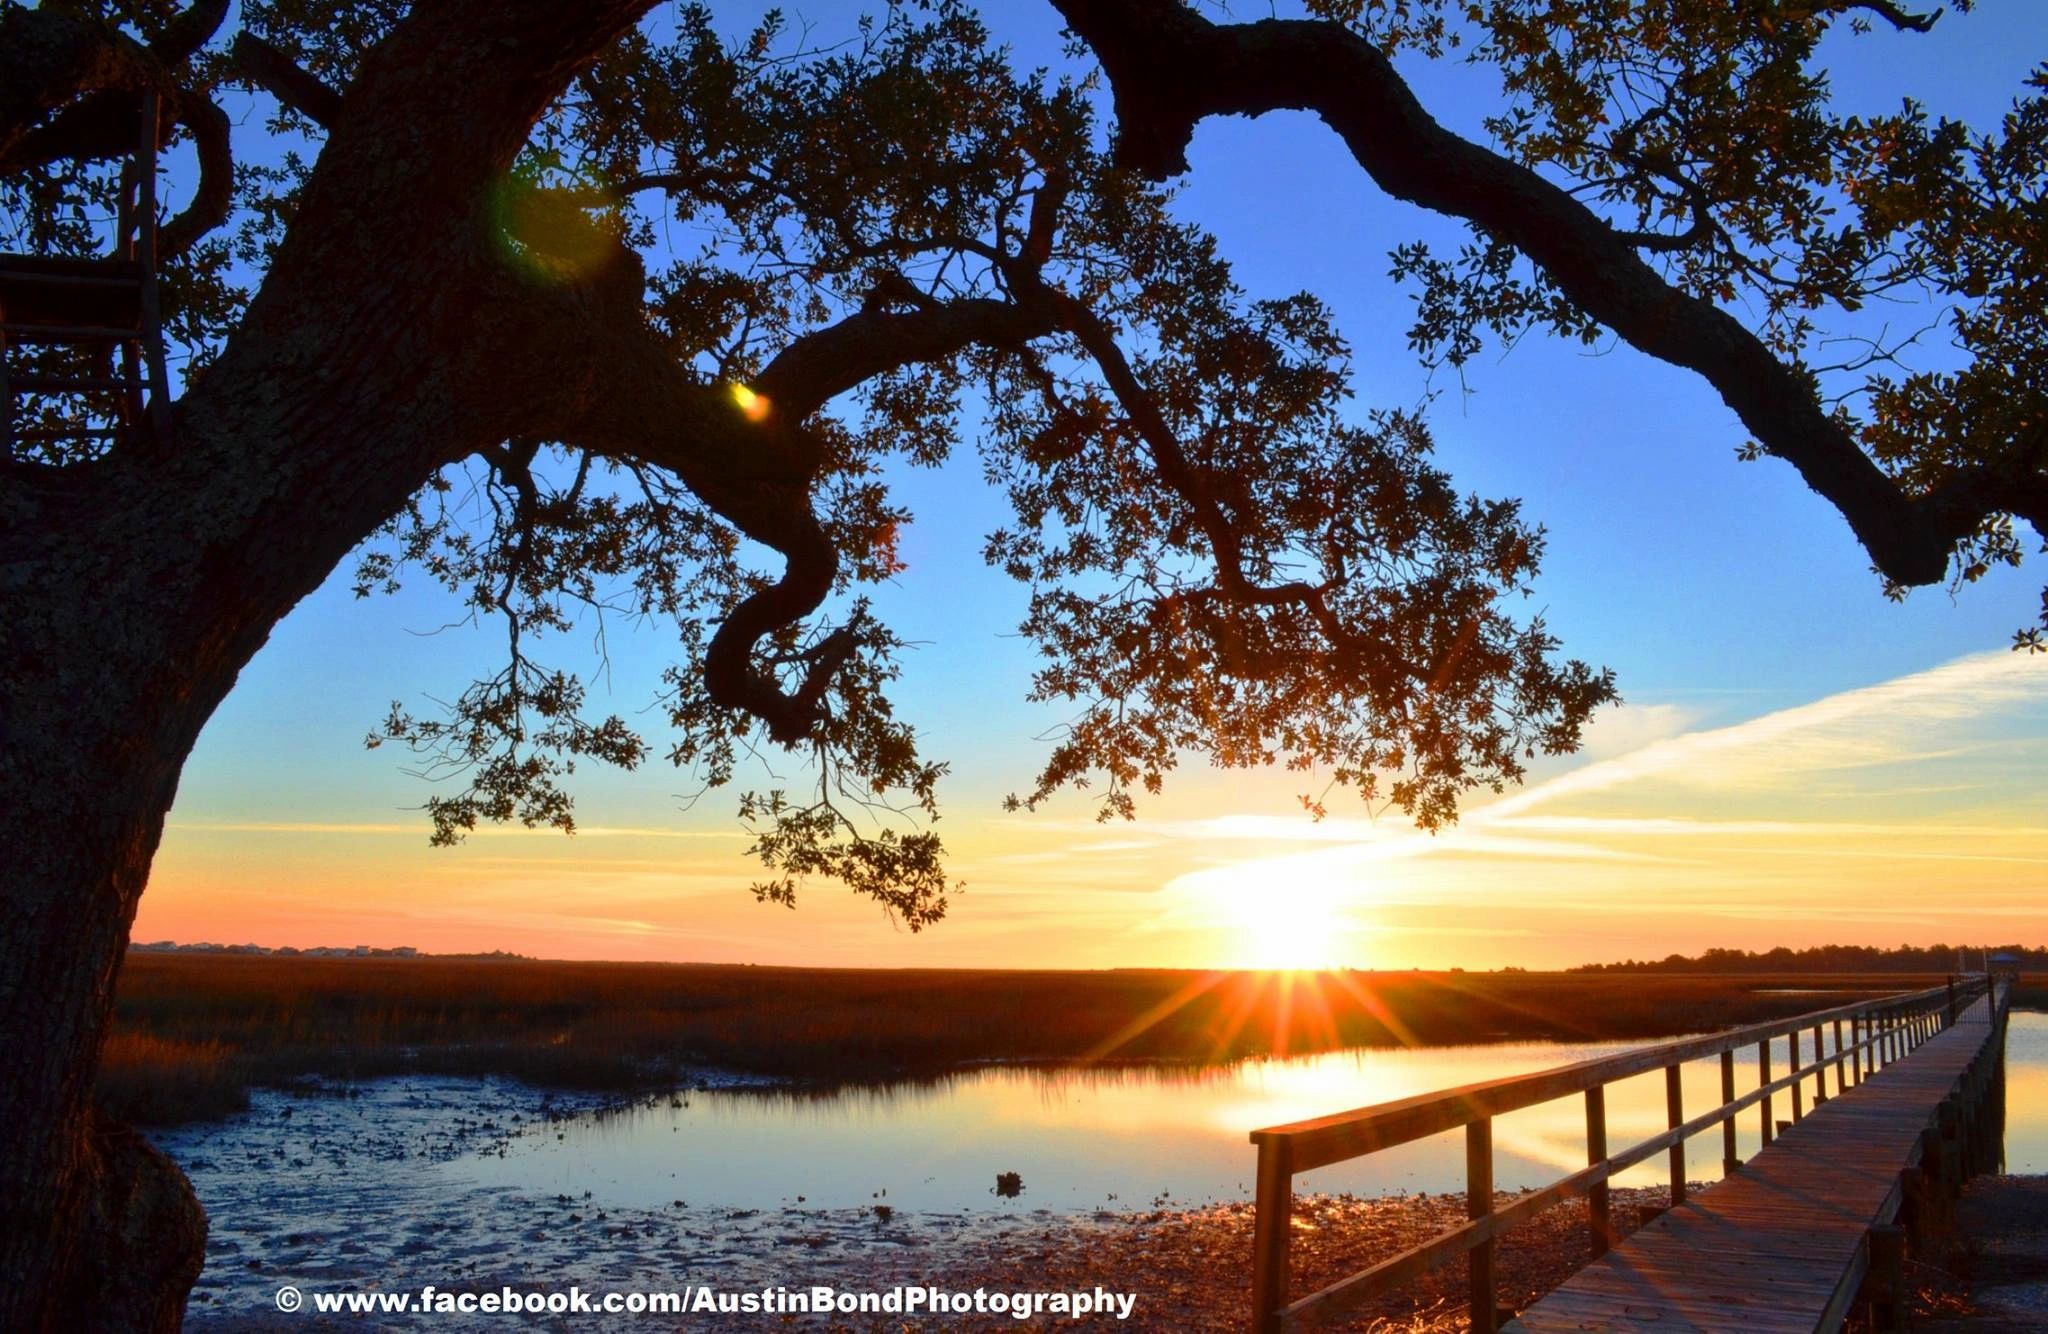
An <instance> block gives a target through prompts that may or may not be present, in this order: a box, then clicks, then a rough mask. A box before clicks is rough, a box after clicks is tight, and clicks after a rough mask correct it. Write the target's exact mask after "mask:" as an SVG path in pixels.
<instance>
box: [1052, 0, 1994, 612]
mask: <svg viewBox="0 0 2048 1334" xmlns="http://www.w3.org/2000/svg"><path fill="white" fill-rule="evenodd" d="M1053 3H1054V5H1055V7H1056V8H1058V9H1059V11H1060V13H1061V14H1062V15H1064V16H1065V17H1066V20H1067V23H1068V25H1069V27H1071V28H1072V29H1073V31H1074V32H1076V33H1077V34H1078V35H1079V36H1080V37H1081V38H1082V39H1083V40H1085V41H1086V42H1087V43H1088V44H1089V46H1090V47H1092V48H1093V49H1094V51H1095V53H1096V55H1097V57H1098V58H1099V59H1100V60H1101V61H1102V65H1103V68H1104V69H1105V70H1106V71H1107V73H1108V75H1109V79H1110V83H1111V86H1112V88H1113V89H1114V92H1115V99H1116V112H1117V120H1118V131H1117V141H1116V156H1117V160H1118V162H1119V163H1120V164H1122V165H1124V166H1127V167H1132V168H1135V169H1137V170H1139V171H1141V172H1143V173H1144V174H1146V175H1147V176H1150V177H1152V178H1154V179H1163V178H1165V177H1167V176H1170V175H1173V174H1175V173H1178V172H1181V171H1184V170H1186V166H1187V162H1186V148H1187V144H1188V142H1189V140H1190V138H1191V137H1192V135H1193V132H1194V127H1195V125H1196V123H1197V122H1199V121H1201V120H1202V119H1204V118H1206V117H1209V116H1217V115H1253V116H1255V115H1260V114H1262V113H1264V112H1268V111H1277V110H1306V111H1314V112H1316V113H1318V114H1319V115H1320V116H1321V117H1322V118H1323V120H1324V122H1325V123H1326V124H1328V125H1329V126H1330V127H1331V128H1332V129H1334V130H1335V131H1336V132H1337V133H1338V135H1339V136H1340V137H1342V138H1343V140H1344V142H1345V144H1346V146H1347V147H1348V148H1349V149H1350V150H1351V153H1352V156H1353V157H1354V158H1355V159H1356V160H1357V161H1358V163H1359V165H1360V166H1361V167H1363V168H1364V169H1365V170H1366V172H1367V173H1368V174H1369V175H1370V176H1371V177H1372V178H1373V180H1374V181H1375V182H1377V183H1378V184H1379V186H1380V187H1381V188H1382V189H1383V190H1385V191H1386V192H1387V193H1389V194H1391V195H1393V196H1395V197H1396V198H1399V199H1403V200H1407V201H1409V202H1411V203H1415V204H1419V205H1421V206H1422V207H1425V208H1429V209H1432V210H1435V211H1437V212H1440V213H1445V214H1449V215H1451V216H1454V217H1459V218H1464V219H1466V220H1468V221H1470V222H1472V223H1474V224H1476V225H1478V226H1480V227H1482V228H1484V229H1486V230H1487V231H1489V232H1491V233H1492V234H1494V235H1497V236H1500V237H1502V238H1503V239H1505V240H1507V241H1508V242H1510V243H1511V244H1513V245H1514V246H1515V247H1516V248H1517V249H1519V250H1521V251H1522V252H1523V253H1524V254H1526V255H1528V256H1529V257H1530V258H1531V259H1533V260H1534V261H1535V262H1536V263H1538V264H1540V265H1541V266H1542V267H1543V268H1544V270H1545V271H1546V272H1547V273H1548V274H1549V275H1550V277H1551V279H1552V280H1553V281H1554V282H1556V283H1557V285H1558V286H1559V287H1560V288H1561V289H1562V290H1563V291H1564V292H1565V293H1566V294H1567V295H1569V296H1570V297H1571V298H1572V300H1573V301H1575V302H1577V303H1578V304H1579V305H1580V306H1581V307H1583V308H1584V309H1585V310H1586V311H1587V312H1589V313H1590V314H1592V315H1593V316H1594V317H1595V318H1596V319H1598V320H1600V321H1601V322H1602V323H1604V324H1606V325H1607V326H1608V327H1610V328H1612V329H1613V330H1614V331H1615V332H1616V333H1617V334H1619V335H1620V336H1621V337H1622V338H1624V339H1626V340H1627V341H1628V342H1629V343H1630V344H1631V345H1632V346H1634V347H1636V348H1637V349H1638V350H1640V351H1643V352H1646V353H1648V354H1649V355H1651V356H1654V357H1657V358H1659V359H1660V360H1663V361H1667V362H1670V363H1672V364H1673V365H1677V366H1683V367H1685V368H1687V369H1689V370H1693V371H1696V372H1697V373H1699V374H1700V375H1701V376H1702V377H1703V378H1705V379H1706V380H1707V382H1708V383H1709V384H1711V385H1713V386H1714V387H1715V389H1716V390H1718V391H1719V392H1720V394H1721V397H1722V399H1723V401H1725V402H1726V403H1727V404H1728V405H1729V407H1731V408H1732V409H1734V411H1735V413H1736V415H1737V416H1738V417H1740V418H1741V420H1742V422H1743V424H1744V425H1745V426H1746V427H1748V429H1749V430H1750V431H1751V432H1752V433H1753V434H1754V435H1755V437H1756V439H1757V440H1758V441H1759V442H1760V443H1761V444H1762V445H1763V447H1764V449H1765V450H1767V451H1768V452H1770V453H1772V454H1775V455H1777V456H1779V457H1781V458H1783V459H1785V460H1787V461H1788V462H1790V463H1791V464H1792V465H1793V466H1794V467H1795V468H1797V469H1798V470H1799V473H1800V476H1801V477H1802V478H1803V479H1804V480H1805V481H1806V483H1807V485H1808V486H1810V487H1812V488H1813V489H1814V490H1815V491H1817V492H1819V493H1820V494H1821V495H1822V496H1824V497H1826V498H1827V499H1828V500H1829V501H1830V502H1831V503H1833V504H1834V506H1835V508H1836V509H1837V510H1839V511H1840V512H1841V513H1842V515H1843V516H1844V517H1845V518H1846V519H1847V520H1848V521H1849V525H1850V527H1851V528H1852V529H1853V530H1854V531H1855V533H1856V536H1857V538H1858V540H1859V541H1861V542H1862V544H1863V546H1864V548H1865V550H1866V551H1868V552H1869V554H1870V556H1871V559H1872V561H1873V562H1874V563H1875V564H1876V565H1877V567H1878V569H1879V570H1880V571H1881V572H1882V573H1883V574H1884V575H1885V576H1886V577H1887V578H1890V579H1891V580H1893V581H1894V582H1897V583H1900V584H1928V583H1934V582H1938V581H1939V580H1940V579H1941V578H1942V577H1943V574H1944V573H1945V571H1946V569H1947V566H1948V560H1949V556H1950V553H1951V551H1952V549H1953V546H1954V544H1955V542H1956V541H1958V540H1959V539H1960V538H1961V537H1963V536H1966V535H1967V534H1968V533H1969V532H1972V531H1974V530H1975V528H1976V526H1977V524H1978V523H1980V522H1981V521H1982V519H1983V518H1984V517H1986V516H1987V515H1988V514H1991V513H1996V512H2000V511H2001V510H2003V509H2006V508H2009V507H2010V505H2011V504H2012V503H2013V502H2014V500H2015V499H2016V497H2015V496H2014V495H2013V494H2012V493H2011V492H2010V491H2009V490H2006V489H2004V488H2002V487H2001V486H1999V485H1997V484H1995V483H1991V482H1989V481H1987V482H1986V484H1985V485H1983V486H1981V487H1980V486H1977V485H1972V486H1967V487H1957V488H1953V489H1950V490H1948V491H1947V492H1946V493H1945V494H1944V495H1941V496H1924V497H1916V496H1910V495H1907V494H1906V493H1904V492H1902V491H1901V490H1900V489H1899V487H1898V486H1897V485H1896V484H1895V483H1894V482H1893V481H1892V479H1891V478H1889V477H1887V476H1886V475H1885V473H1884V472H1883V470H1882V469H1881V468H1879V467H1878V465H1877V464H1876V463H1875V462H1874V461H1873V460H1872V459H1871V458H1870V457H1869V456H1868V455H1867V454H1865V453H1864V452H1863V450H1862V449H1861V448H1860V446H1859V445H1858V443H1857V441H1856V439H1855V437H1854V436H1853V435H1852V434H1851V433H1850V432H1849V431H1848V430H1846V429H1845V428H1844V427H1843V426H1842V425H1841V424H1840V423H1838V422H1837V421H1835V420H1833V419H1832V418H1831V417H1830V416H1829V415H1828V413H1827V411H1826V410H1825V408H1824V407H1823V405H1822V404H1821V402H1820V399H1819V396H1818V393H1817V392H1816V389H1815V386H1814V385H1813V383H1812V382H1811V379H1810V377H1809V376H1807V375H1806V374H1804V373H1803V372H1801V371H1799V370H1797V369H1795V368H1793V367H1789V366H1787V365H1785V364H1784V363H1782V362H1780V361H1779V360H1778V359H1777V358H1776V357H1775V356H1773V355H1772V353H1771V352H1770V350H1769V349H1768V348H1767V347H1766V346H1765V345H1764V344H1763V342H1762V341H1761V340H1759V339H1758V338H1757V337H1756V336H1755V335H1754V334H1753V333H1751V332H1750V331H1749V330H1748V329H1747V328H1745V327H1744V326H1743V325H1742V324H1741V323H1740V322H1739V321H1737V320H1736V319H1734V318H1733V317H1732V316H1730V315H1728V314H1726V313H1725V312H1723V311H1721V310H1720V309H1718V308H1717V307H1715V306H1714V305H1712V304H1711V303H1709V302H1706V301H1702V300H1698V299H1696V298H1694V297H1692V296H1689V295H1688V294H1686V293H1685V292H1683V291H1681V290H1679V289H1678V288H1676V287H1674V286H1672V285H1671V284H1670V283H1668V282H1666V281H1665V279H1664V278H1663V277H1662V275H1660V274H1659V273H1658V272H1657V271H1656V270H1655V269H1654V268H1652V267H1651V266H1650V265H1649V264H1647V263H1646V262H1645V261H1644V260H1643V258H1642V257H1641V256H1640V255H1639V254H1637V253H1636V250H1635V248H1634V244H1633V242H1635V241H1639V240H1640V238H1633V237H1631V236H1629V235H1626V234H1623V233H1619V232H1617V231H1616V230H1615V229H1614V228H1613V227H1611V226H1610V225H1609V224H1608V223H1607V222H1606V221H1605V220H1604V219H1602V218H1601V217H1599V215H1597V214H1595V213H1593V212H1592V211H1591V210H1590V209H1588V208H1586V207H1585V206H1584V205H1582V204H1580V203H1579V202H1578V201H1577V200H1576V199H1574V198H1573V197H1572V196H1571V195H1570V194H1568V193H1567V192H1566V191H1564V190H1563V189H1560V188H1559V187H1557V186H1555V185H1553V184H1551V183H1550V182H1549V181H1547V180H1545V179H1544V178H1543V177H1541V176H1540V175H1538V174H1537V173H1536V172H1534V171H1531V170H1530V169H1528V168H1526V167H1523V166H1522V165H1520V164H1519V163H1516V162H1514V161H1512V160H1510V159H1508V158H1505V157H1502V156H1500V155H1499V154H1497V153H1494V152H1493V151H1491V150H1489V149H1487V148H1485V147H1483V146H1481V145H1478V144H1475V143H1472V142H1470V141H1468V140H1466V139H1463V138H1461V137H1459V136H1458V135H1456V134H1454V133H1452V132H1451V131H1449V130H1447V129H1445V128H1444V127H1443V126H1442V125H1440V124H1438V123H1437V122H1436V121H1435V120H1434V119H1433V118H1431V117H1430V115H1429V113H1428V112H1427V111H1426V110H1425V109H1424V108H1423V107H1422V105H1421V103H1420V102H1419V101H1417V100H1416V98H1415V95H1414V93H1413V92H1412V91H1411V90H1410V89H1409V87H1408V85H1407V83H1406V82H1405V81H1404V80H1403V79H1402V78H1401V76H1400V74H1399V73H1398V72H1397V71H1396V70H1395V69H1394V67H1393V65H1392V63H1391V62H1389V61H1388V59H1387V58H1386V56H1385V55H1384V54H1383V53H1382V52H1380V51H1379V50H1378V49H1377V48H1376V47H1374V46H1372V45H1371V44H1370V43H1368V42H1367V41H1365V40H1364V39H1363V38H1361V37H1359V36H1358V35H1357V34H1355V33H1353V32H1350V31H1349V30H1347V29H1345V28H1343V27H1341V26H1339V25H1337V24H1334V23H1327V22H1320V21H1308V20H1277V19H1267V20H1261V21H1258V22H1253V23H1239V24H1228V25H1222V24H1217V23H1213V22H1211V21H1210V20H1208V19H1206V18H1204V17H1202V16H1201V15H1199V14H1197V13H1195V12H1194V11H1192V10H1190V9H1188V8H1186V7H1185V6H1184V5H1182V4H1181V3H1179V0H1053ZM1889 8H1891V7H1890V6H1880V7H1879V10H1878V12H1880V13H1884V11H1885V10H1886V9H1889ZM1885 16H1886V17H1893V15H1892V14H1889V13H1886V14H1885ZM1904 17H1907V18H1910V16H1904ZM1928 22H1930V23H1931V22H1932V20H1931V19H1929V20H1928ZM1905 26H1909V27H1910V26H1917V25H1916V24H1914V23H1911V22H1908V23H1907V24H1906V25H1905Z"/></svg>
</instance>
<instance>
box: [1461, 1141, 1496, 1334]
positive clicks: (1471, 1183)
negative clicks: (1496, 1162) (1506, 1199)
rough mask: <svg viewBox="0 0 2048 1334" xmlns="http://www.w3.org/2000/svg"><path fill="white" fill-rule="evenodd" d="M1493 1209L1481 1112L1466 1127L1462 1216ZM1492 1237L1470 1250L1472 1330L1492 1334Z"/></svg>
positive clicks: (1475, 1333) (1490, 1164) (1489, 1162)
mask: <svg viewBox="0 0 2048 1334" xmlns="http://www.w3.org/2000/svg"><path fill="white" fill-rule="evenodd" d="M1492 1212H1493V1118H1492V1117H1490V1116H1482V1117H1480V1118H1479V1119H1478V1120H1477V1121H1474V1122H1472V1123H1471V1124H1470V1125H1468V1126H1466V1127H1465V1216H1466V1217H1467V1218H1473V1219H1479V1218H1484V1217H1486V1216H1487V1215H1488V1214H1490V1213H1492ZM1493 1248H1494V1241H1493V1238H1491V1237H1488V1238H1487V1239H1486V1240H1485V1241H1482V1242H1480V1243H1479V1244H1478V1245H1477V1246H1474V1247H1473V1248H1472V1250H1471V1252H1470V1258H1469V1260H1468V1264H1469V1265H1470V1270H1469V1274H1470V1278H1471V1282H1470V1284H1469V1288H1470V1290H1471V1296H1472V1334H1493V1330H1494V1304H1493Z"/></svg>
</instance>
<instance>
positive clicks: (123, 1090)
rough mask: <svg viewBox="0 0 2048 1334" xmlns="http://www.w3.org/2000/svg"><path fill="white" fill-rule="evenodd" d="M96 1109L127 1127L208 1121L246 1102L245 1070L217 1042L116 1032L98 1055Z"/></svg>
mask: <svg viewBox="0 0 2048 1334" xmlns="http://www.w3.org/2000/svg"><path fill="white" fill-rule="evenodd" d="M94 1092H95V1095H96V1097H97V1100H98V1102H99V1105H100V1107H101V1108H102V1109H103V1110H104V1111H106V1112H108V1113H110V1114H111V1115H113V1116H114V1117H116V1118H117V1119H119V1120H122V1121H126V1122H128V1123H129V1124H131V1125H144V1126H150V1125H175V1124H177V1123H178V1122H180V1121H200V1120H209V1119H212V1118H215V1117H221V1116H226V1115H228V1114H229V1113H230V1112H238V1111H241V1110H242V1109H243V1108H245V1107H247V1106H248V1105H249V1093H248V1087H247V1079H246V1075H245V1072H244V1071H243V1070H242V1069H241V1066H240V1063H239V1062H238V1061H237V1060H236V1058H235V1054H234V1052H233V1051H232V1050H230V1049H229V1048H228V1047H227V1046H226V1045H224V1044H223V1043H221V1042H218V1041H214V1040H212V1039H208V1040H206V1041H203V1042H189V1041H183V1040H180V1039H177V1038H161V1037H152V1036H150V1035H148V1034H146V1033H131V1032H116V1033H115V1034H114V1035H113V1036H112V1037H110V1038H108V1039H107V1045H106V1047H105V1048H104V1049H103V1050H102V1051H101V1053H100V1069H99V1081H98V1083H97V1085H96V1086H95V1089H94Z"/></svg>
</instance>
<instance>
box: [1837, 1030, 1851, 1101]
mask: <svg viewBox="0 0 2048 1334" xmlns="http://www.w3.org/2000/svg"><path fill="white" fill-rule="evenodd" d="M1848 1091H1849V1071H1848V1068H1847V1067H1846V1066H1844V1065H1843V1064H1842V1021H1841V1020H1839V1019H1837V1020H1835V1095H1836V1096H1837V1097H1839V1096H1841V1095H1842V1094H1844V1093H1847V1092H1848Z"/></svg>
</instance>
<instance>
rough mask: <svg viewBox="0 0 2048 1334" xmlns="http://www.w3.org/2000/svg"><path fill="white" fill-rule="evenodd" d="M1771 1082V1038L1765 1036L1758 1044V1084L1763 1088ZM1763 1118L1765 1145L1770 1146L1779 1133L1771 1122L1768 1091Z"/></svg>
mask: <svg viewBox="0 0 2048 1334" xmlns="http://www.w3.org/2000/svg"><path fill="white" fill-rule="evenodd" d="M1770 1082H1771V1040H1770V1039H1769V1038H1765V1039H1764V1040H1763V1041H1762V1042H1759V1043H1757V1044H1756V1085H1757V1087H1758V1088H1762V1087H1763V1086H1764V1085H1766V1084H1768V1083H1770ZM1763 1118H1764V1147H1765V1148H1769V1147H1770V1143H1771V1138H1772V1136H1774V1135H1776V1134H1777V1130H1776V1129H1775V1128H1774V1127H1773V1126H1772V1124H1771V1095H1770V1094H1768V1093H1766V1094H1764V1101H1763Z"/></svg>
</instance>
